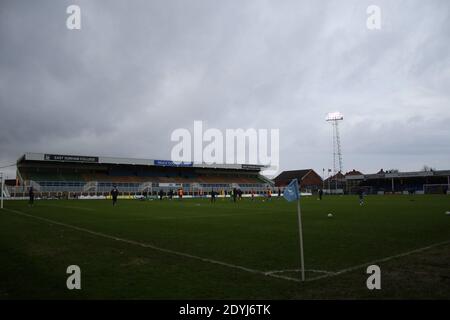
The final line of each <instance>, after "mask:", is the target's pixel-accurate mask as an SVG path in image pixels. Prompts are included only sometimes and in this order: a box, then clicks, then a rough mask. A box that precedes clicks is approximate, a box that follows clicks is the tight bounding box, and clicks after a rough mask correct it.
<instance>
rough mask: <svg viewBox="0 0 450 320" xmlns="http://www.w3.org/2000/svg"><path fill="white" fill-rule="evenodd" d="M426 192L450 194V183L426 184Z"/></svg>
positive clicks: (424, 189)
mask: <svg viewBox="0 0 450 320" xmlns="http://www.w3.org/2000/svg"><path fill="white" fill-rule="evenodd" d="M423 193H424V194H450V185H449V184H447V183H440V184H424V185H423Z"/></svg>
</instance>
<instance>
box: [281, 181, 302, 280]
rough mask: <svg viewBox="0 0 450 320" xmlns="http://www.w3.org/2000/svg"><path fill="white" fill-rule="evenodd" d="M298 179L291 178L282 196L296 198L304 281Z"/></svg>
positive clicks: (289, 198)
mask: <svg viewBox="0 0 450 320" xmlns="http://www.w3.org/2000/svg"><path fill="white" fill-rule="evenodd" d="M298 189H299V188H298V180H297V179H293V180H292V181H291V182H290V183H289V185H288V186H287V187H286V188H285V189H284V191H283V197H284V198H285V199H286V200H287V201H289V202H291V201H294V200H297V214H298V235H299V240H300V263H301V272H302V281H305V259H304V257H303V231H302V213H301V210H300V192H299V191H298Z"/></svg>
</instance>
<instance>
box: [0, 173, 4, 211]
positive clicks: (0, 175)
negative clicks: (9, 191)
mask: <svg viewBox="0 0 450 320" xmlns="http://www.w3.org/2000/svg"><path fill="white" fill-rule="evenodd" d="M4 188H5V181H4V176H3V172H0V194H1V196H0V209H3V194H4Z"/></svg>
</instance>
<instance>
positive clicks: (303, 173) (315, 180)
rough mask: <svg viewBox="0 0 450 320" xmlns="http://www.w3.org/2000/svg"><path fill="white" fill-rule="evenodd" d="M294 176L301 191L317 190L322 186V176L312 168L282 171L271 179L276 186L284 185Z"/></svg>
mask: <svg viewBox="0 0 450 320" xmlns="http://www.w3.org/2000/svg"><path fill="white" fill-rule="evenodd" d="M295 178H297V180H298V183H299V185H300V189H301V190H302V191H303V190H310V191H317V190H318V189H321V188H322V183H323V181H322V178H321V177H320V175H318V174H317V173H316V172H315V171H314V170H313V169H304V170H291V171H283V172H282V173H280V174H279V175H278V176H277V177H276V178H275V179H273V181H274V183H275V186H276V187H285V186H287V185H288V184H289V182H291V181H292V179H295Z"/></svg>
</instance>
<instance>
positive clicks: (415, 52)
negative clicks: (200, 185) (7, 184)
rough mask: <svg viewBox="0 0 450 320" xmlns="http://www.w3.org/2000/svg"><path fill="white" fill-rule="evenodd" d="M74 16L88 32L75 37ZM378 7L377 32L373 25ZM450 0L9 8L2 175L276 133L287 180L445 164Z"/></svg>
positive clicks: (1, 15) (22, 4) (1, 11)
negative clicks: (242, 132)
mask: <svg viewBox="0 0 450 320" xmlns="http://www.w3.org/2000/svg"><path fill="white" fill-rule="evenodd" d="M70 4H78V5H80V7H81V10H82V30H81V31H69V30H67V29H66V27H65V20H66V17H67V15H66V13H65V11H66V7H67V6H68V5H70ZM370 4H376V5H378V6H380V8H381V10H382V11H381V13H382V29H381V30H379V31H370V30H368V29H367V28H366V18H367V15H366V8H367V6H368V5H370ZM449 9H450V4H449V3H448V1H444V0H442V1H439V0H433V1H427V2H425V1H418V0H416V1H408V2H402V1H386V0H384V1H377V3H372V1H356V0H354V1H349V0H346V1H335V2H332V1H297V0H295V1H294V0H292V1H269V0H266V1H262V0H258V1H256V0H248V1H238V0H231V1H208V0H194V1H188V2H186V1H181V0H179V1H174V0H169V1H132V2H126V1H108V2H105V1H98V0H97V1H92V0H91V1H39V2H37V1H2V2H1V4H0V117H1V126H0V150H1V153H0V162H1V163H2V164H3V163H10V162H13V161H15V160H16V158H18V157H19V156H20V155H21V154H22V153H23V152H26V151H35V152H42V151H43V152H58V153H66V152H67V153H72V154H73V153H78V154H94V155H96V154H100V155H112V156H130V157H133V156H135V157H141V158H144V157H149V158H168V157H169V156H170V151H171V148H172V146H173V143H171V142H170V134H171V132H172V131H173V130H174V129H176V128H180V127H186V128H192V126H193V121H194V120H203V121H205V123H206V124H207V126H208V127H217V128H219V129H226V128H238V127H242V128H250V127H254V128H267V129H270V128H279V129H280V136H281V141H280V142H281V146H280V151H281V154H280V160H281V167H282V169H293V168H303V167H314V168H315V169H317V170H318V171H320V172H321V171H322V168H324V167H325V168H328V167H330V166H331V160H332V156H331V128H330V127H329V126H328V124H327V123H326V122H325V121H324V118H325V115H326V113H327V112H330V111H335V110H340V111H341V112H342V113H344V116H345V120H344V122H343V123H342V126H341V133H342V144H343V151H344V166H345V168H346V169H352V168H358V169H361V170H363V171H374V170H377V169H379V168H381V167H397V168H399V169H402V170H414V169H419V168H420V167H421V166H422V165H423V164H428V165H431V166H433V167H437V168H448V167H449V163H450V147H449V145H450V144H448V141H447V140H448V138H449V137H450V127H449V126H448V123H449V119H450V109H449V102H450V92H449V91H448V88H449V87H450V29H449V28H448V19H449V12H450V10H449Z"/></svg>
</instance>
